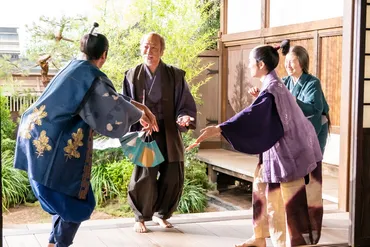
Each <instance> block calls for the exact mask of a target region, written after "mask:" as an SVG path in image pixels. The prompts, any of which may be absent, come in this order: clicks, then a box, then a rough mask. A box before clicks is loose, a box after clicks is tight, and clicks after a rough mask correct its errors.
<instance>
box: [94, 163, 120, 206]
mask: <svg viewBox="0 0 370 247" xmlns="http://www.w3.org/2000/svg"><path fill="white" fill-rule="evenodd" d="M108 166H109V164H100V165H94V166H93V167H92V169H91V186H92V189H93V192H94V195H95V200H96V203H97V205H98V206H101V205H103V204H104V203H105V202H107V201H108V200H110V199H113V198H115V197H116V196H118V195H119V192H118V189H117V187H116V185H115V184H114V183H113V181H112V180H111V178H110V176H109V173H108Z"/></svg>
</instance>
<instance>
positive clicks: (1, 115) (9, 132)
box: [0, 90, 16, 139]
mask: <svg viewBox="0 0 370 247" xmlns="http://www.w3.org/2000/svg"><path fill="white" fill-rule="evenodd" d="M7 104H8V99H7V97H5V96H3V95H2V92H1V90H0V119H1V139H5V138H11V139H14V137H15V133H14V131H15V127H16V125H15V123H14V122H13V120H12V118H11V115H10V111H9V109H8V105H7Z"/></svg>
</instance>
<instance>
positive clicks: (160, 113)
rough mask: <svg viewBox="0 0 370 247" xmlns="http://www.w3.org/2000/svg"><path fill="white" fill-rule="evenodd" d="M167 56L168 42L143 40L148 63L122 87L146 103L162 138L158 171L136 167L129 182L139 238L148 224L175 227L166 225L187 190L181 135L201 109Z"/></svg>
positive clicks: (128, 75) (129, 75)
mask: <svg viewBox="0 0 370 247" xmlns="http://www.w3.org/2000/svg"><path fill="white" fill-rule="evenodd" d="M164 50H165V41H164V39H163V38H162V37H161V36H160V35H159V34H157V33H149V34H147V35H145V36H144V37H143V39H142V40H141V54H142V55H143V58H144V63H143V64H140V65H138V66H136V67H135V68H132V69H130V70H128V71H127V72H126V73H125V79H124V82H123V93H124V95H127V96H129V97H130V98H132V99H134V100H136V101H139V102H143V104H145V105H146V106H148V108H149V109H150V110H151V111H152V112H153V114H154V115H155V117H156V119H157V122H158V126H159V132H156V133H153V135H152V137H153V139H154V140H155V141H156V142H157V144H158V146H159V148H160V150H161V152H162V154H163V156H164V158H165V161H164V162H163V163H162V164H160V165H158V166H156V167H151V168H145V167H139V166H135V169H134V171H133V174H132V177H131V182H130V184H129V192H128V201H129V203H130V206H131V208H132V209H133V211H134V213H135V220H136V223H135V226H134V230H135V231H136V232H141V233H142V232H147V228H146V226H145V223H144V222H145V221H149V220H153V221H154V222H156V223H158V224H160V225H161V226H162V227H166V228H168V227H172V225H171V224H170V223H169V222H168V221H167V219H168V218H170V217H171V215H172V213H173V212H174V211H175V210H176V208H177V205H178V202H179V200H180V197H181V194H182V189H183V184H184V147H183V143H182V139H181V133H180V132H181V131H186V130H187V129H188V128H191V129H195V126H196V123H195V118H196V113H197V109H196V105H195V101H194V99H193V97H192V95H191V93H190V90H189V87H188V85H187V83H186V81H185V78H184V77H185V72H184V71H183V70H180V69H178V68H175V67H173V66H170V65H167V64H165V63H164V62H163V61H162V60H161V57H162V55H163V52H164ZM132 130H137V126H134V127H133V128H132ZM158 174H159V176H158ZM154 214H155V215H154Z"/></svg>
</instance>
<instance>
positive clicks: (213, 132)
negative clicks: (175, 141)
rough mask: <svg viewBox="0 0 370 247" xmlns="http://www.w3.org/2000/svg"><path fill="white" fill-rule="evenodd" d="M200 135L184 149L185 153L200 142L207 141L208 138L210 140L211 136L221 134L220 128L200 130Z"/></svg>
mask: <svg viewBox="0 0 370 247" xmlns="http://www.w3.org/2000/svg"><path fill="white" fill-rule="evenodd" d="M200 133H201V135H200V136H199V137H198V139H197V140H196V141H195V142H194V143H193V144H191V145H190V146H189V147H187V148H186V149H185V151H189V150H191V149H193V148H195V147H196V146H198V145H199V144H200V143H201V142H202V141H205V140H207V139H208V138H211V137H213V136H217V135H219V134H220V133H221V129H220V126H218V125H217V126H208V127H207V128H205V129H202V130H200Z"/></svg>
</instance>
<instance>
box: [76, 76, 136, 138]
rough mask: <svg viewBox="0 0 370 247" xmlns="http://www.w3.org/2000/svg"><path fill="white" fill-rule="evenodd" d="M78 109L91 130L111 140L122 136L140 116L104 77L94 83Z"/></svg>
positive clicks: (126, 98) (127, 99)
mask: <svg viewBox="0 0 370 247" xmlns="http://www.w3.org/2000/svg"><path fill="white" fill-rule="evenodd" d="M80 108H81V109H80V111H79V112H78V114H79V115H80V117H81V118H82V119H83V120H84V121H85V122H86V123H87V124H88V125H90V127H91V128H93V129H94V130H96V131H97V132H98V133H100V134H102V135H105V136H108V137H111V138H119V137H121V136H123V135H124V134H125V133H127V132H128V130H129V128H130V126H131V125H132V124H135V123H136V122H138V121H139V120H140V118H141V116H142V112H141V111H140V110H139V109H137V108H136V107H135V106H134V105H132V104H131V103H130V101H129V98H128V97H126V96H125V97H123V96H122V95H120V94H118V93H117V92H116V90H115V89H114V87H113V84H112V83H111V82H110V81H109V79H108V78H105V77H100V78H98V79H96V80H95V81H94V83H93V86H92V87H91V88H90V90H89V92H88V93H87V94H86V96H85V98H84V101H83V104H82V105H81V107H80Z"/></svg>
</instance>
